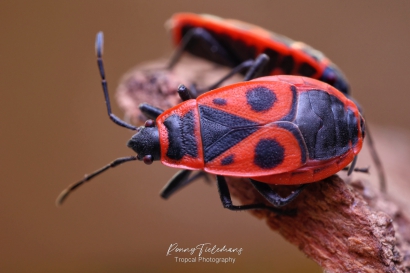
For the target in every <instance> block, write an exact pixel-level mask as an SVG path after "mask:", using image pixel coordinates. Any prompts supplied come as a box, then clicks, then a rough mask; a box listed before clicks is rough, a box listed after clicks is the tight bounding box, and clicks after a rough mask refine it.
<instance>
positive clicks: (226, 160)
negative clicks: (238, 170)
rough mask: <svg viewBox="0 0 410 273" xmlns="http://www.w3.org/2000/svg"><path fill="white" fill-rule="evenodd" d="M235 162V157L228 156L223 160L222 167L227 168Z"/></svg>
mask: <svg viewBox="0 0 410 273" xmlns="http://www.w3.org/2000/svg"><path fill="white" fill-rule="evenodd" d="M233 162H234V155H228V156H226V157H224V158H223V159H222V160H221V165H222V166H226V165H230V164H232V163H233Z"/></svg>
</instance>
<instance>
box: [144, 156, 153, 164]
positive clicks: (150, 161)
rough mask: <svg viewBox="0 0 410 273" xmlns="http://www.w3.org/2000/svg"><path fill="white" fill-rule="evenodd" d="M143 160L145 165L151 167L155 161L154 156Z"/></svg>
mask: <svg viewBox="0 0 410 273" xmlns="http://www.w3.org/2000/svg"><path fill="white" fill-rule="evenodd" d="M142 160H143V161H144V163H145V164H147V165H150V164H152V162H153V161H154V159H153V158H152V155H146V156H144V157H143V158H142Z"/></svg>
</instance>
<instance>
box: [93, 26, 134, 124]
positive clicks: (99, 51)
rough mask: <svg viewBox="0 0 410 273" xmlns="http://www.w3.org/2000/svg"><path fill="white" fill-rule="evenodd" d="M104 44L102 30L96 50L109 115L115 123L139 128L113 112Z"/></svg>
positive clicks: (98, 34) (98, 36) (99, 33)
mask: <svg viewBox="0 0 410 273" xmlns="http://www.w3.org/2000/svg"><path fill="white" fill-rule="evenodd" d="M103 44H104V34H103V33H102V31H100V32H98V33H97V38H96V40H95V52H96V54H97V63H98V68H99V71H100V76H101V85H102V88H103V92H104V97H105V104H106V105H107V112H108V116H109V117H110V119H111V120H112V121H113V122H114V123H115V124H117V125H119V126H122V127H125V128H128V129H131V130H137V127H135V126H133V125H131V124H128V123H126V122H125V121H123V120H121V119H120V118H119V117H117V116H116V115H114V114H113V113H112V112H111V103H110V97H109V95H108V86H107V81H106V79H105V72H104V63H103V59H102V52H103Z"/></svg>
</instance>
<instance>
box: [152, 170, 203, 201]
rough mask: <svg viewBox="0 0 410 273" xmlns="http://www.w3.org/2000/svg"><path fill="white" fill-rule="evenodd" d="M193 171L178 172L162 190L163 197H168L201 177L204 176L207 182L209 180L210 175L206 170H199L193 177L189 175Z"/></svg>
mask: <svg viewBox="0 0 410 273" xmlns="http://www.w3.org/2000/svg"><path fill="white" fill-rule="evenodd" d="M191 173H192V171H191V170H181V171H179V172H177V173H176V174H175V175H174V176H173V177H172V178H171V179H170V180H169V181H168V183H167V184H166V185H165V186H164V188H163V189H162V190H161V193H160V195H161V197H162V198H164V199H168V198H169V197H170V196H171V195H173V194H174V193H175V192H177V191H179V190H180V189H182V188H183V187H185V186H187V185H189V184H191V183H192V182H194V181H196V180H198V179H200V178H201V177H204V178H205V179H206V182H209V177H208V174H207V173H206V172H204V171H199V172H197V173H196V174H195V175H193V176H192V177H189V175H190V174H191Z"/></svg>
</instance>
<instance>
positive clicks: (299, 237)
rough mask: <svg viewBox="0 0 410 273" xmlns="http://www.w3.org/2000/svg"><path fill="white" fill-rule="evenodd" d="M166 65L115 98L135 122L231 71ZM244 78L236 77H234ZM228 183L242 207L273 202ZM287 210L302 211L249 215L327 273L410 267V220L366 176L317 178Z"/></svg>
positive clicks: (197, 63) (134, 74)
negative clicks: (145, 109)
mask: <svg viewBox="0 0 410 273" xmlns="http://www.w3.org/2000/svg"><path fill="white" fill-rule="evenodd" d="M163 67H166V60H162V61H156V62H153V63H150V64H145V65H142V66H139V67H137V68H135V69H133V70H132V71H131V72H129V73H128V74H126V75H125V76H124V77H123V79H122V81H121V83H120V85H119V87H118V90H117V99H118V102H119V104H120V106H121V108H122V109H123V110H124V111H125V115H126V117H128V119H131V121H132V122H134V123H136V124H141V123H142V122H143V121H144V120H145V117H144V116H143V115H142V114H141V113H140V112H139V110H138V105H139V104H140V103H142V102H147V103H150V104H153V105H154V106H157V107H160V108H163V109H168V108H170V107H172V106H174V105H176V104H177V103H179V102H180V100H179V97H178V95H177V93H176V88H177V86H178V85H179V84H181V83H183V84H185V85H186V86H190V85H191V84H192V83H198V84H200V86H206V85H209V84H212V83H213V82H216V81H217V80H218V79H219V78H221V77H222V76H223V75H225V74H226V73H227V72H228V71H229V70H227V69H225V68H221V67H216V66H215V65H213V64H210V63H207V62H204V61H202V60H199V59H196V58H193V57H191V58H184V59H183V60H182V61H181V63H179V64H178V65H177V66H176V67H175V69H174V71H173V72H170V71H167V70H165V69H163ZM240 80H241V77H240V76H238V77H236V78H233V79H232V80H231V82H237V81H240ZM227 181H228V184H229V187H230V190H231V193H232V195H233V196H234V197H236V198H237V199H238V200H239V202H240V203H241V204H251V203H261V202H265V203H267V202H266V200H264V199H263V198H262V197H261V196H260V194H259V193H258V192H257V191H256V190H255V189H254V188H253V187H252V185H251V184H250V183H249V182H248V180H247V179H245V178H227ZM389 182H390V183H391V182H392V181H389ZM393 183H394V181H393ZM275 187H277V188H278V189H279V190H283V191H286V190H289V189H288V187H283V186H282V187H280V186H275ZM285 209H286V210H288V209H296V211H297V214H296V215H295V216H288V215H285V214H284V215H275V214H274V213H272V212H268V211H261V210H260V211H251V213H252V214H253V215H255V216H256V217H258V218H261V219H266V223H267V224H268V225H269V227H270V228H271V229H272V230H275V231H277V232H279V233H280V234H281V235H282V236H283V237H284V238H285V239H286V240H288V241H289V242H290V243H292V244H294V245H296V246H298V247H299V249H300V251H302V252H304V253H305V254H306V255H307V256H308V257H309V258H311V259H312V260H314V261H316V262H317V263H318V264H319V265H321V266H322V268H323V269H325V271H326V272H408V271H410V220H409V218H407V217H406V216H405V215H404V213H403V211H402V209H401V208H400V206H399V205H398V204H397V202H395V201H394V200H392V199H389V198H388V197H386V196H385V195H383V194H380V192H379V191H378V190H376V189H374V187H372V186H371V184H369V183H367V182H366V181H365V180H363V179H361V180H355V181H354V182H352V183H350V184H349V183H346V182H345V181H343V180H342V179H341V178H340V177H338V176H336V175H334V176H332V177H329V178H327V179H325V180H323V181H320V182H316V183H312V184H310V185H308V186H307V187H306V189H305V191H304V192H303V193H302V194H301V195H300V196H299V197H298V198H296V200H295V201H293V202H292V203H291V204H290V205H289V206H287V207H286V208H285Z"/></svg>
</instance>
